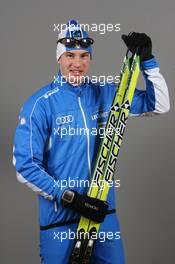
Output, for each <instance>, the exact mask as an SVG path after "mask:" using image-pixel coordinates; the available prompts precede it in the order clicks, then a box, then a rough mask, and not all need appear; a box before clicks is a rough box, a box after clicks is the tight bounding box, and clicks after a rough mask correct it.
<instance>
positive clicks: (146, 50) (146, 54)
mask: <svg viewBox="0 0 175 264" xmlns="http://www.w3.org/2000/svg"><path fill="white" fill-rule="evenodd" d="M122 39H123V41H124V43H125V44H126V46H127V48H128V49H129V50H130V51H131V52H132V53H133V54H134V53H135V52H136V49H137V48H138V54H139V55H140V58H141V61H145V60H149V59H151V58H153V56H152V41H151V38H150V37H148V36H147V35H146V34H145V33H136V32H132V33H130V34H129V35H128V36H127V35H122Z"/></svg>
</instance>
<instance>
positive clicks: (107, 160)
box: [69, 51, 140, 264]
mask: <svg viewBox="0 0 175 264" xmlns="http://www.w3.org/2000/svg"><path fill="white" fill-rule="evenodd" d="M139 72H140V58H139V55H137V53H135V55H134V56H133V57H131V58H129V56H128V51H127V53H126V55H125V58H124V60H123V65H122V69H121V73H120V83H119V87H117V88H116V92H115V95H114V99H113V102H112V106H111V109H110V112H109V115H108V120H107V123H106V127H105V135H104V138H103V140H102V142H101V145H100V148H99V152H98V156H97V159H96V164H95V167H94V171H93V175H92V180H91V185H90V188H89V190H88V196H90V197H94V198H98V199H100V200H103V201H106V200H107V195H108V192H109V188H110V186H111V185H110V184H111V182H113V175H114V170H115V165H116V162H117V159H118V155H119V150H120V146H121V143H122V139H123V135H124V131H125V127H126V122H127V119H128V116H129V112H130V107H131V103H132V99H133V95H134V91H135V87H136V83H137V80H138V76H139ZM99 227H100V224H99V223H96V222H94V221H92V220H90V219H88V218H85V217H83V216H82V217H81V218H80V221H79V225H78V228H77V238H76V241H75V246H74V248H73V251H72V254H71V257H70V261H69V263H70V264H89V263H90V258H91V255H92V251H93V247H94V243H95V240H96V239H97V237H98V231H99Z"/></svg>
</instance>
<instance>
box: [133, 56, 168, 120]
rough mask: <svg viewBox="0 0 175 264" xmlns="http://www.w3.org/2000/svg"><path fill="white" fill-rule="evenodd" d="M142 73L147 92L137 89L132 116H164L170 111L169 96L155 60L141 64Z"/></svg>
mask: <svg viewBox="0 0 175 264" xmlns="http://www.w3.org/2000/svg"><path fill="white" fill-rule="evenodd" d="M141 71H142V74H143V76H144V79H145V83H146V90H144V91H143V90H139V89H137V88H136V90H135V93H134V97H133V101H132V105H131V112H130V115H131V116H151V115H154V114H162V113H165V112H168V111H169V109H170V102H169V94H168V88H167V85H166V82H165V80H164V78H163V76H162V75H161V74H160V72H159V66H158V64H157V62H156V60H155V59H154V58H152V59H150V60H147V61H144V62H142V63H141Z"/></svg>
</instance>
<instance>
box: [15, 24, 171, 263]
mask: <svg viewBox="0 0 175 264" xmlns="http://www.w3.org/2000/svg"><path fill="white" fill-rule="evenodd" d="M67 25H68V27H67V28H66V29H65V30H64V31H63V32H62V33H61V34H59V38H58V42H57V52H56V57H57V61H58V63H59V66H60V71H59V73H58V76H57V78H56V81H53V82H51V83H50V84H48V85H46V86H45V87H43V88H41V89H40V90H39V91H37V92H36V93H35V94H34V95H32V96H31V97H30V98H29V100H27V102H26V103H25V104H24V106H23V108H22V110H21V112H20V117H19V124H18V127H17V130H16V135H15V142H14V153H13V164H14V166H15V167H16V170H17V178H18V180H19V181H20V182H22V183H24V184H26V185H27V186H28V187H30V188H31V189H32V190H33V191H35V192H36V193H38V199H39V216H40V229H41V231H40V255H41V261H43V263H44V264H59V263H60V264H61V263H68V260H69V256H70V254H71V251H72V248H73V245H74V240H73V239H71V237H70V236H69V237H68V234H70V233H71V234H73V232H74V233H75V232H76V228H77V223H78V221H79V219H80V216H81V215H84V216H86V217H88V218H91V219H93V220H95V221H97V222H100V223H101V225H100V232H99V233H100V234H104V236H105V239H104V241H101V240H100V239H98V240H97V241H96V243H95V248H94V252H93V256H92V263H96V264H100V263H111V264H113V263H115V264H123V263H124V254H123V247H122V241H121V237H120V228H119V223H118V220H117V216H116V214H115V207H116V205H115V195H114V191H115V190H114V189H115V188H114V186H113V188H110V191H109V195H108V199H107V203H106V202H103V201H99V200H98V199H92V198H90V197H88V196H87V195H86V194H87V190H88V186H87V185H83V184H82V181H84V182H85V183H87V181H88V180H90V179H91V175H92V171H93V166H94V163H95V159H96V155H97V152H98V147H99V143H100V136H99V134H98V135H94V133H91V131H92V129H94V128H96V129H97V130H98V128H99V127H100V126H101V124H104V123H105V122H106V121H107V114H106V113H108V112H109V109H110V106H111V103H112V100H113V97H114V93H115V87H116V85H115V84H109V83H106V84H105V85H100V83H92V82H91V81H87V78H84V76H86V74H87V72H88V69H89V66H90V62H91V59H92V44H93V40H92V39H91V38H89V35H88V33H87V32H85V31H84V30H83V29H82V28H81V26H80V25H78V23H77V22H76V21H69V22H68V24H67ZM122 38H123V40H124V42H125V44H126V45H127V47H128V48H129V49H130V51H131V52H133V53H134V52H135V50H136V48H139V52H140V56H141V70H142V73H143V76H144V78H145V82H146V90H145V91H141V90H138V89H136V91H135V94H134V98H133V103H132V106H131V115H133V116H142V115H143V116H144V115H146V116H151V115H156V114H162V113H165V112H167V111H169V96H168V89H167V86H166V83H165V80H164V78H163V77H162V75H161V74H160V73H159V67H158V64H157V62H156V60H155V58H154V56H153V55H152V43H151V39H150V38H149V37H148V36H147V35H146V34H144V33H132V34H130V35H128V36H126V35H123V36H122ZM79 129H84V130H85V131H86V133H80V130H79ZM72 131H74V133H72ZM75 131H76V133H75ZM87 131H88V132H87ZM72 181H74V185H73V186H72ZM63 182H64V184H63ZM70 183H71V184H70ZM80 183H81V184H80ZM94 208H98V211H96V210H95V209H94ZM109 232H110V234H113V238H112V239H111V237H110V238H109V237H107V234H108V233H109ZM63 234H64V235H63ZM63 238H64V239H63Z"/></svg>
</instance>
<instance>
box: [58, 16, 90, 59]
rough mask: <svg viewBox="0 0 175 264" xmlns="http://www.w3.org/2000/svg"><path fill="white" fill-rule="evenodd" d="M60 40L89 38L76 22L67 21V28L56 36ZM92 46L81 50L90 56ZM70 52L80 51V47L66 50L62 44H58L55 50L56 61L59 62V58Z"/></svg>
mask: <svg viewBox="0 0 175 264" xmlns="http://www.w3.org/2000/svg"><path fill="white" fill-rule="evenodd" d="M62 38H89V35H88V33H87V32H86V31H84V30H83V28H82V27H81V25H80V24H78V22H77V21H76V20H69V22H68V23H67V27H65V29H64V30H63V31H62V32H61V33H60V34H59V35H58V39H62ZM91 46H92V45H90V46H89V47H88V48H83V50H85V51H87V52H89V53H90V55H91V56H92V47H91ZM70 50H82V48H81V47H74V48H68V47H65V46H64V45H63V44H62V43H60V42H58V44H57V50H56V59H57V60H59V58H60V56H61V55H62V54H63V53H64V52H66V51H70Z"/></svg>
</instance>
